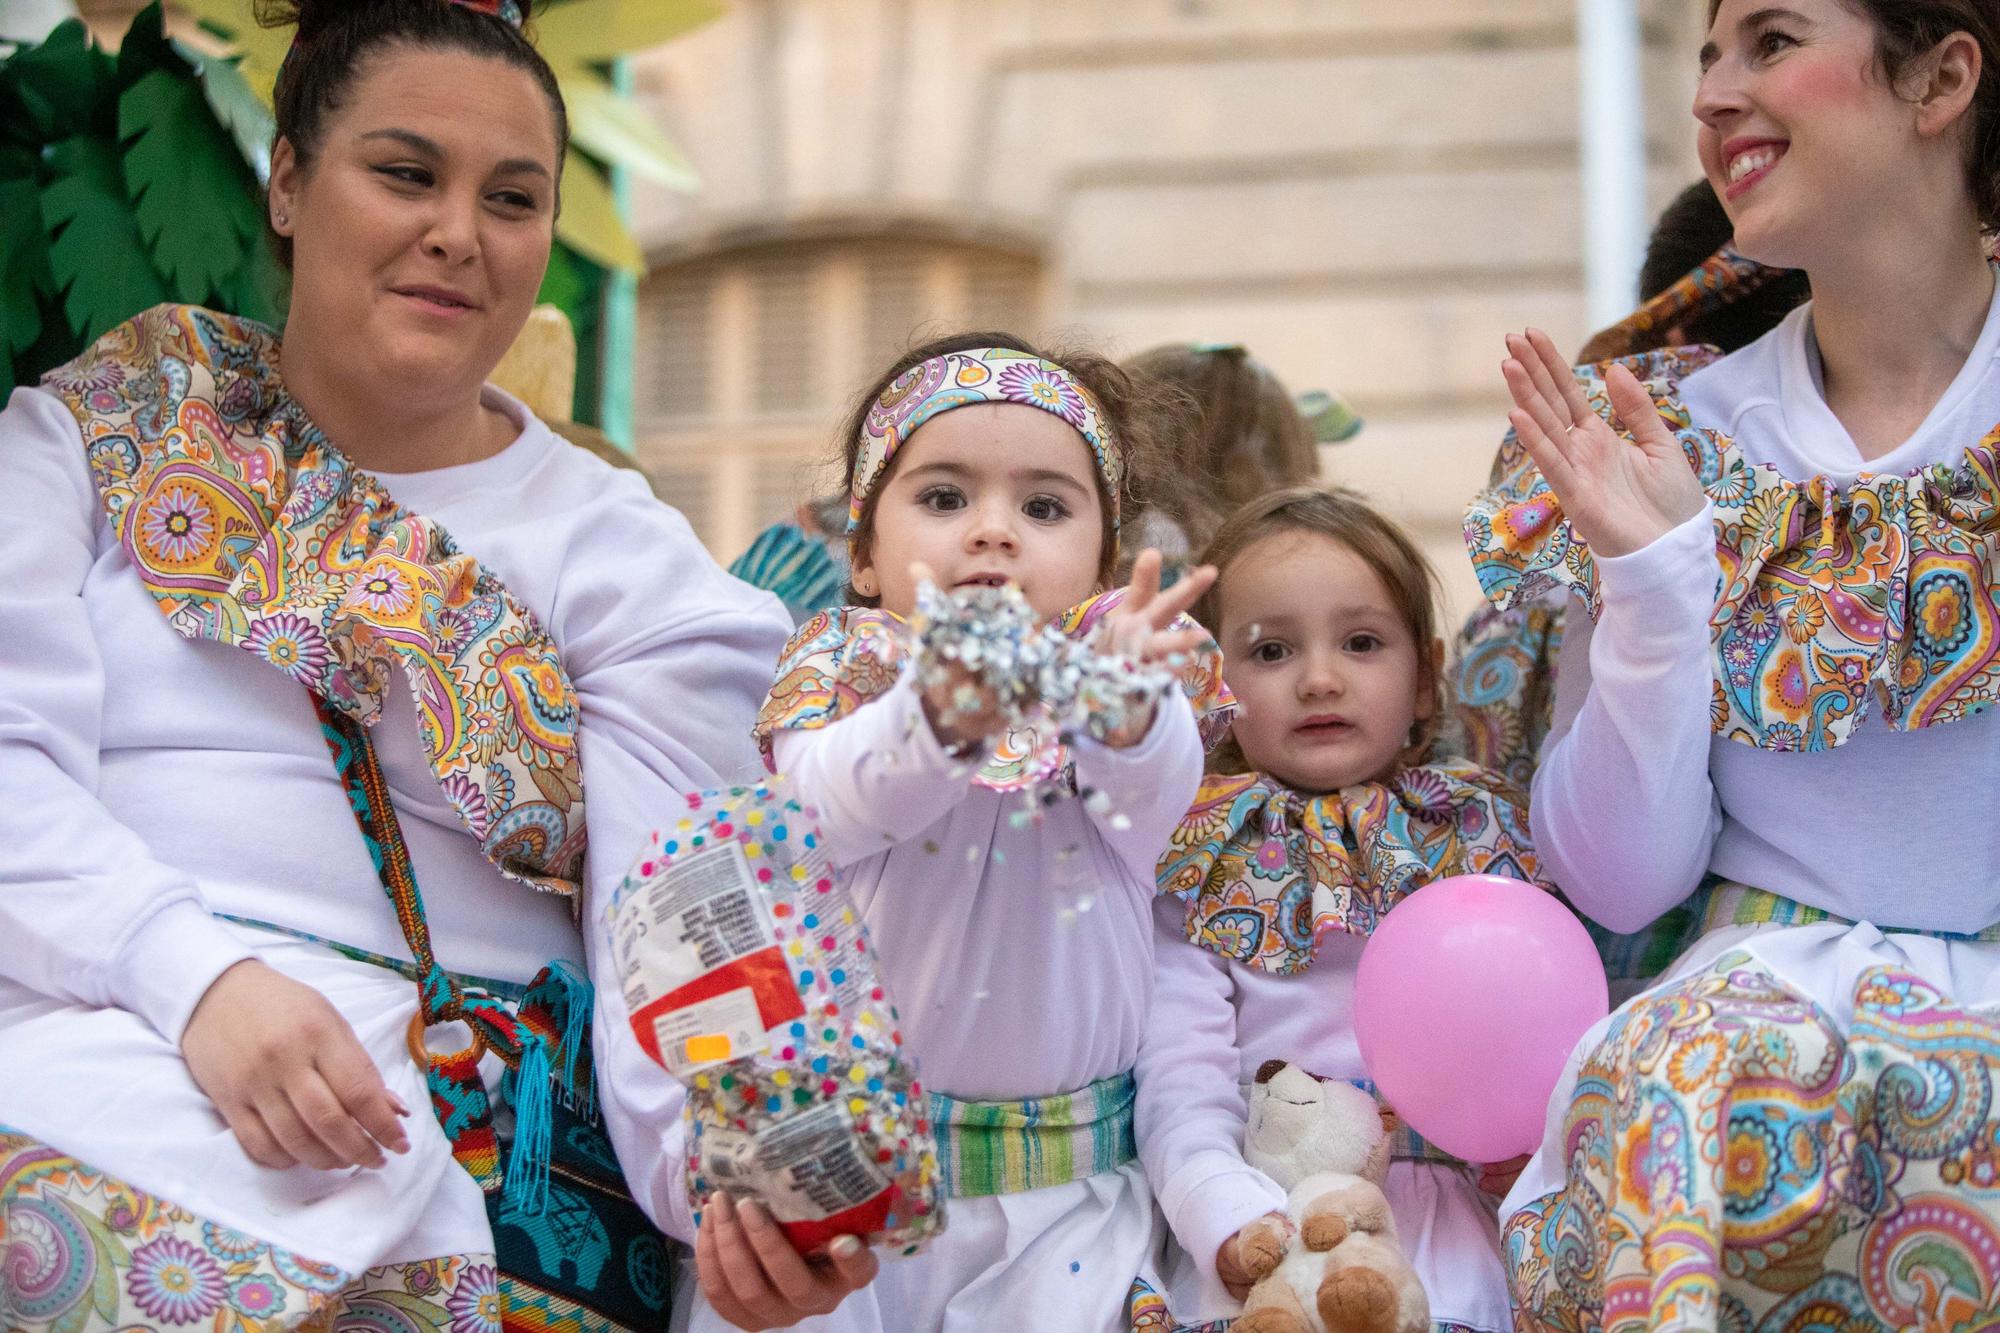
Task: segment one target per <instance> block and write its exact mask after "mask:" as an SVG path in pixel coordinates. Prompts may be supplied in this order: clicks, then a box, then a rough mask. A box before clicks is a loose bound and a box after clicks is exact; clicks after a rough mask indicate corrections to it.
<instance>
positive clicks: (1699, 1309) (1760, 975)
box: [1502, 951, 2000, 1333]
mask: <svg viewBox="0 0 2000 1333" xmlns="http://www.w3.org/2000/svg"><path fill="white" fill-rule="evenodd" d="M1996 1072H2000V1023H1996V1022H1995V1020H1994V1018H1993V1016H1992V1015H1991V1014H1990V1013H1986V1014H1979V1013H1973V1012H1970V1011H1967V1010H1964V1009H1961V1008H1959V1007H1957V1006H1956V1005H1954V1004H1953V1003H1952V1001H1951V1000H1950V999H1949V998H1948V997H1947V996H1944V995H1942V994H1940V993H1939V992H1938V991H1937V990H1936V989H1934V988H1933V987H1931V986H1930V985H1929V984H1928V983H1926V982H1925V981H1923V980H1922V979H1921V978H1919V977H1916V976H1914V975H1911V974H1908V973H1906V972H1902V971H1899V970H1896V969H1893V968H1889V967H1875V968H1870V969H1868V970H1867V971H1865V972H1863V973H1862V974H1861V976H1860V977H1859V979H1858V980H1857V981H1856V983H1855V990H1854V1021H1853V1026H1852V1029H1851V1031H1850V1033H1849V1035H1848V1036H1847V1038H1846V1039H1845V1040H1843V1039H1842V1038H1841V1036H1840V1033H1839V1032H1838V1031H1837V1029H1836V1028H1835V1027H1834V1025H1833V1023H1832V1022H1831V1020H1830V1019H1829V1018H1828V1017H1827V1015H1826V1013H1825V1012H1824V1011H1823V1010H1822V1009H1821V1008H1820V1007H1819V1006H1818V1005H1816V1004H1814V1003H1813V1002H1812V1001H1811V1000H1809V999H1806V998H1803V997H1801V996H1799V995H1797V994H1795V993H1793V992H1792V991H1790V990H1789V989H1787V988H1786V987H1785V985H1784V984H1783V983H1782V982H1780V981H1779V980H1778V979H1777V978H1776V977H1774V976H1773V975H1772V974H1771V973H1770V972H1769V971H1768V970H1766V969H1765V968H1763V967H1762V966H1761V965H1760V964H1757V963H1756V962H1755V960H1753V959H1752V958H1751V957H1750V955H1748V954H1745V953H1743V952H1741V951H1737V952H1733V953H1730V954H1727V955H1724V956H1723V957H1722V958H1720V959H1718V960H1717V961H1716V963H1715V964H1714V965H1713V966H1712V967H1710V968H1709V969H1707V970H1706V971H1703V972H1701V973H1698V974H1696V975H1694V976H1692V977H1689V978H1687V979H1686V980H1684V981H1682V982H1680V983H1678V984H1677V985H1674V986H1671V987H1669V988H1667V989H1665V990H1663V991H1660V992H1657V993H1655V994H1654V995H1652V996H1651V997H1649V998H1647V999H1644V1000H1641V1001H1638V1002H1636V1003H1635V1004H1633V1005H1631V1006H1628V1007H1627V1008H1626V1009H1625V1010H1622V1011H1621V1012H1620V1013H1619V1014H1618V1015H1617V1016H1616V1017H1615V1018H1614V1019H1613V1022H1612V1025H1611V1027H1610V1029H1609V1030H1608V1031H1607V1032H1606V1034H1605V1036H1604V1039H1603V1040H1602V1041H1601V1042H1600V1043H1598V1045H1597V1046H1596V1047H1595V1048H1594V1049H1593V1050H1591V1051H1590V1052H1589V1054H1588V1056H1587V1057H1586V1059H1585V1061H1584V1064H1583V1067H1582V1069H1581V1071H1580V1072H1579V1075H1578V1078H1577V1082H1576V1086H1575V1092H1574V1095H1573V1097H1572V1100H1571V1102H1570V1107H1569V1112H1568V1116H1567V1119H1566V1121H1565V1125H1564V1132H1563V1142H1564V1145H1565V1152H1566V1153H1567V1157H1568V1162H1567V1181H1566V1183H1565V1186H1564V1188H1563V1189H1561V1190H1559V1191H1557V1192H1555V1193H1553V1194H1550V1195H1547V1196H1544V1197H1543V1198H1541V1199H1538V1200H1536V1201H1535V1202H1534V1203H1533V1204H1531V1205H1530V1206H1529V1207H1527V1208H1525V1209H1523V1210H1521V1211H1520V1212H1518V1213H1516V1214H1515V1215H1514V1216H1513V1217H1511V1218H1510V1219H1508V1220H1507V1223H1506V1226H1505V1230H1504V1234H1503V1238H1502V1239H1503V1249H1504V1253H1505V1256H1506V1263H1507V1267H1508V1270H1509V1280H1510V1282H1511V1284H1512V1288H1513V1297H1514V1299H1515V1302H1516V1309H1517V1310H1518V1312H1519V1314H1518V1325H1517V1326H1518V1327H1520V1328H1522V1329H1534V1330H1543V1329H1546V1330H1558V1329H1559V1330H1585V1329H1588V1330H1593V1331H1595V1330H1603V1331H1604V1333H1627V1331H1630V1333H1636V1331H1637V1330H1640V1329H1646V1328H1654V1329H1697V1328H1698V1329H1730V1330H1746V1331H1747V1330H1760V1331H1761V1330H1774V1331H1776V1330H1794V1329H1797V1330H1808V1329H1812V1330H1817V1329H1825V1330H1839V1331H1840V1333H1875V1331H1876V1330H1881V1331H1883V1333H1886V1331H1887V1330H1890V1329H1907V1328H1921V1329H1940V1330H1942V1329H1970V1328H1987V1327H1991V1326H1993V1325H1994V1324H1995V1323H1996V1322H2000V1128H1996V1122H1995V1120H1994V1118H1993V1115H1994V1108H1993V1102H1994V1082H1995V1074H1996Z"/></svg>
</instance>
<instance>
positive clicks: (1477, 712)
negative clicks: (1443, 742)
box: [1448, 598, 1569, 791]
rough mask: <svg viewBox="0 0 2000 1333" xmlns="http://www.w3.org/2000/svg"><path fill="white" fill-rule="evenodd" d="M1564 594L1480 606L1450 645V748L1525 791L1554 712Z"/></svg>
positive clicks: (1566, 611) (1566, 607)
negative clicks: (1515, 603)
mask: <svg viewBox="0 0 2000 1333" xmlns="http://www.w3.org/2000/svg"><path fill="white" fill-rule="evenodd" d="M1568 614H1569V605H1568V599H1567V598H1563V599H1561V600H1557V599H1554V598H1551V599H1549V600H1547V601H1542V602H1536V603H1533V604H1531V605H1527V606H1511V607H1508V608H1507V609H1506V610H1504V611H1503V610H1501V609H1500V608H1499V607H1496V606H1483V607H1480V608H1479V609H1478V610H1476V611H1474V612H1473V613H1472V614H1471V615H1470V616H1468V617H1467V618H1466V622H1465V628H1464V629H1462V630H1460V631H1459V636H1458V642H1457V644H1456V645H1454V647H1455V650H1456V651H1454V653H1453V654H1452V667H1451V679H1450V685H1451V689H1450V694H1451V704H1452V712H1451V722H1450V726H1451V732H1450V737H1449V739H1450V745H1449V746H1448V749H1449V751H1450V753H1452V754H1462V755H1464V756H1465V757H1466V758H1468V759H1470V760H1471V761H1472V762H1473V763H1475V764H1478V765H1479V766H1480V767H1481V768H1488V769H1491V770H1493V771H1494V772H1495V773H1498V774H1500V775H1501V776H1503V777H1505V778H1506V779H1507V780H1508V781H1509V782H1511V783H1513V784H1514V785H1515V786H1516V787H1518V788H1520V789H1521V790H1522V791H1526V790H1528V788H1529V786H1530V784H1532V783H1533V781H1534V777H1535V765H1536V763H1537V762H1538V761H1539V759H1540V757H1541V753H1542V742H1543V740H1545V739H1546V738H1547V737H1548V734H1549V724H1550V722H1551V720H1552V719H1553V717H1554V714H1555V701H1556V654H1557V653H1558V652H1560V651H1561V650H1562V640H1563V625H1564V622H1565V619H1566V617H1567V616H1568Z"/></svg>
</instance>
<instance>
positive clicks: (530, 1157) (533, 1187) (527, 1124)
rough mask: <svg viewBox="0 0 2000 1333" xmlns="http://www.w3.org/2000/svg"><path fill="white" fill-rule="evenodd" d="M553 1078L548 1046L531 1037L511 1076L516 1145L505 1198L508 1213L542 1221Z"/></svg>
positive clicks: (551, 1133) (510, 1159) (552, 1121)
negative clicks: (550, 1085)
mask: <svg viewBox="0 0 2000 1333" xmlns="http://www.w3.org/2000/svg"><path fill="white" fill-rule="evenodd" d="M550 1076H551V1071H550V1069H549V1050H548V1046H547V1044H546V1043H544V1042H543V1041H542V1040H541V1038H539V1037H535V1036H532V1035H531V1036H529V1037H528V1039H527V1040H526V1041H524V1042H523V1043H522V1044H521V1063H520V1064H519V1065H518V1066H517V1067H516V1068H515V1069H514V1070H513V1071H512V1072H511V1074H510V1075H509V1077H510V1078H511V1079H512V1081H513V1084H514V1088H513V1094H514V1095H513V1098H512V1100H513V1104H514V1145H513V1148H512V1150H511V1151H510V1152H509V1153H508V1154H507V1184H506V1187H505V1191H504V1193H503V1195H502V1197H503V1198H504V1199H505V1200H506V1209H507V1211H508V1212H510V1213H515V1214H519V1215H521V1216H524V1217H540V1216H541V1215H542V1214H543V1213H544V1212H545V1211H547V1209H548V1206H549V1152H550V1148H551V1146H552V1143H551V1141H552V1139H553V1138H554V1132H555V1108H554V1106H553V1105H551V1094H552V1089H551V1088H550V1087H549V1082H550Z"/></svg>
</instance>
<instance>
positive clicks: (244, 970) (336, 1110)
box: [181, 959, 410, 1171]
mask: <svg viewBox="0 0 2000 1333" xmlns="http://www.w3.org/2000/svg"><path fill="white" fill-rule="evenodd" d="M181 1055H182V1057H183V1058H184V1059H186V1061H187V1066H188V1072H189V1073H190V1074H192V1075H193V1076H194V1081H195V1086H197V1087H199V1088H200V1089H201V1090H202V1091H203V1092H204V1093H206V1094H208V1099H209V1100H210V1101H212V1102H214V1103H215V1106H216V1109H217V1110H219V1111H221V1112H222V1118H223V1119H224V1120H226V1121H228V1122H229V1128H230V1129H231V1130H232V1131H233V1132H234V1133H235V1135H236V1141H237V1142H238V1143H240V1144H242V1145H243V1151H244V1152H245V1153H246V1154H248V1156H249V1158H250V1160H251V1161H253V1162H255V1163H257V1164H258V1165H259V1166H268V1167H275V1168H283V1167H290V1166H297V1165H299V1164H300V1163H304V1164H305V1165H307V1166H313V1167H318V1168H319V1169H320V1170H322V1171H335V1170H339V1169H341V1168H344V1167H354V1166H368V1167H376V1166H381V1165H383V1164H384V1163H385V1162H387V1161H388V1159H387V1158H386V1157H384V1156H383V1155H382V1149H383V1148H387V1149H389V1150H390V1151H391V1152H398V1153H405V1152H408V1151H409V1150H410V1140H409V1138H408V1136H407V1135H405V1134H404V1132H403V1126H402V1123H401V1119H400V1117H402V1116H406V1115H408V1114H409V1113H410V1108H409V1107H407V1106H405V1105H403V1103H402V1100H401V1099H400V1098H399V1097H397V1096H396V1094H395V1093H393V1092H391V1091H389V1088H388V1085H387V1084H385V1083H383V1081H382V1074H381V1071H380V1070H378V1069H376V1068H375V1062H374V1061H373V1060H371V1059H369V1057H368V1052H367V1051H366V1050H364V1049H362V1046H361V1042H360V1040H359V1039H358V1038H356V1037H355V1035H354V1029H353V1028H351V1027H349V1026H348V1025H347V1020H346V1019H344V1018H342V1017H341V1016H340V1011H339V1010H338V1009H335V1008H334V1007H333V1005H332V1004H331V1003H329V1002H328V1000H327V998H326V997H325V996H324V995H321V994H320V993H319V992H318V991H316V990H314V989H313V988H312V987H311V986H308V985H306V984H305V983H303V982H299V981H294V980H292V979H291V978H290V977H288V976H286V975H285V974H284V973H282V972H279V971H277V970H276V969H275V968H271V967H268V966H266V965H265V964H263V963H260V962H257V961H255V960H254V959H249V960H245V961H244V962H240V963H237V964H236V965H235V966H234V967H231V968H230V969H228V970H227V971H226V972H224V973H223V974H222V975H221V976H219V977H217V978H216V979H215V982H214V984H213V985H211V986H210V987H209V988H208V990H207V991H206V992H205V993H204V994H203V995H202V997H201V1002H200V1003H199V1004H197V1005H196V1006H195V1009H194V1015H193V1017H191V1018H189V1019H188V1024H187V1028H186V1030H185V1031H184V1032H182V1034H181Z"/></svg>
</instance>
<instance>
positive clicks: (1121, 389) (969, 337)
mask: <svg viewBox="0 0 2000 1333" xmlns="http://www.w3.org/2000/svg"><path fill="white" fill-rule="evenodd" d="M975 347H1004V348H1007V349H1009V350H1011V351H1016V352H1025V353H1027V354H1028V355H1029V356H1038V357H1040V358H1042V360H1044V361H1053V362H1054V363H1055V364H1056V365H1059V366H1061V367H1062V368H1063V369H1064V370H1066V371H1068V372H1069V373H1070V375H1071V376H1072V377H1074V378H1075V380H1076V382H1077V383H1078V384H1081V385H1082V386H1083V387H1084V388H1085V389H1088V390H1089V391H1090V394H1091V396H1092V397H1093V398H1095V399H1096V400H1097V406H1098V411H1099V414H1100V416H1101V417H1102V419H1103V422H1104V424H1105V426H1106V427H1108V428H1109V429H1110V431H1111V435H1112V438H1113V439H1115V440H1117V441H1118V449H1119V453H1120V454H1121V456H1122V457H1123V458H1124V460H1125V477H1124V483H1123V485H1122V486H1121V488H1120V492H1121V493H1120V495H1119V497H1118V512H1119V514H1120V516H1121V518H1122V520H1123V525H1124V527H1125V528H1126V530H1127V531H1130V530H1131V529H1132V520H1133V519H1134V518H1135V517H1136V516H1137V514H1138V513H1139V511H1140V509H1141V508H1142V507H1143V506H1144V505H1145V504H1146V503H1147V502H1148V501H1150V500H1153V499H1154V498H1155V496H1157V495H1158V494H1159V493H1160V492H1161V491H1162V490H1163V489H1165V488H1168V487H1171V486H1172V485H1173V482H1172V481H1171V480H1170V478H1169V469H1168V468H1166V467H1165V466H1163V464H1164V463H1165V461H1166V445H1165V443H1164V441H1165V440H1166V439H1167V438H1169V437H1170V436H1171V435H1172V434H1173V433H1174V432H1175V431H1176V430H1177V429H1178V428H1179V427H1178V423H1176V422H1174V421H1172V420H1170V419H1163V414H1164V413H1168V412H1172V411H1173V410H1174V409H1175V407H1176V406H1177V403H1176V401H1175V400H1172V399H1161V400H1154V399H1152V398H1150V397H1149V396H1148V395H1144V394H1141V393H1140V392H1139V391H1138V386H1137V385H1136V384H1135V383H1134V381H1133V379H1132V377H1131V376H1130V375H1127V374H1126V373H1125V371H1124V370H1123V369H1121V368H1120V367H1119V365H1118V363H1117V362H1116V361H1113V360H1110V359H1109V358H1108V357H1103V356H1099V355H1097V354H1096V353H1095V352H1087V351H1084V350H1082V349H1079V348H1066V347H1054V348H1046V347H1038V346H1036V345H1035V344H1034V343H1031V342H1029V341H1028V340H1027V339H1026V338H1020V337H1016V336H1015V335H1014V334H1011V333H1001V332H995V331H991V330H987V331H969V332H965V333H954V334H950V335H948V336H946V337H942V338H933V339H931V340H930V341H929V342H925V343H920V344H918V345H917V346H915V347H912V348H911V349H910V350H909V351H907V352H905V353H903V354H902V355H901V356H899V357H897V358H896V360H895V361H894V362H893V363H891V364H890V366H889V368H888V369H886V370H884V371H883V372H882V373H881V374H880V375H878V376H876V377H875V379H874V381H873V382H872V383H870V384H869V386H868V388H867V389H866V390H865V391H864V392H863V393H862V394H861V395H860V397H858V398H856V399H855V400H854V408H853V410H852V411H850V412H849V413H848V414H847V419H846V421H845V422H844V423H843V424H842V426H841V435H840V450H841V453H840V457H841V477H842V479H843V481H844V483H845V487H846V489H847V490H848V491H849V492H851V491H852V490H853V489H854V469H855V466H856V464H857V462H858V461H859V459H860V456H861V432H862V427H863V426H864V425H865V424H866V422H867V420H868V409H869V408H870V407H872V406H874V404H875V400H876V399H877V398H879V397H880V396H881V395H882V391H883V390H884V389H886V388H888V387H889V386H890V385H891V384H893V383H895V381H896V380H897V378H898V377H900V376H901V375H903V374H904V373H905V372H906V371H908V370H910V369H912V368H913V367H915V366H919V365H922V364H923V363H924V362H926V361H928V360H930V359H931V358H932V357H934V356H943V355H945V354H946V353H948V352H964V351H969V350H970V349H972V348H975ZM1077 439H1078V442H1079V443H1081V441H1082V436H1078V437H1077ZM898 456H900V455H898ZM895 465H896V458H895V457H892V458H891V459H890V460H889V471H888V472H885V473H884V474H883V475H882V476H881V477H880V478H878V479H877V481H876V483H875V488H874V489H873V490H872V491H870V492H869V493H868V501H867V503H866V504H865V505H863V506H862V510H861V523H860V526H859V528H858V529H857V530H856V533H855V536H856V541H855V554H856V556H857V557H858V558H859V559H866V558H867V556H868V550H869V544H870V542H871V541H873V539H874V535H875V509H876V506H877V505H878V504H880V503H881V500H882V492H883V490H884V488H885V487H886V485H887V484H888V480H889V476H890V474H892V473H893V472H894V471H895ZM1091 475H1092V476H1094V477H1096V478H1097V479H1098V481H1097V485H1098V497H1097V498H1098V500H1099V501H1100V502H1101V503H1102V504H1103V506H1104V511H1103V512H1104V518H1105V523H1104V540H1103V543H1102V545H1101V546H1100V547H1099V552H1098V561H1097V566H1098V568H1097V577H1098V581H1099V582H1101V583H1109V582H1110V581H1111V579H1112V577H1113V576H1114V574H1115V572H1116V570H1117V564H1118V536H1117V534H1116V533H1115V532H1113V531H1112V528H1111V523H1110V518H1111V503H1110V501H1111V497H1110V496H1108V495H1106V494H1104V480H1103V477H1102V475H1101V474H1100V473H1099V472H1098V471H1097V469H1096V468H1095V467H1093V468H1092V469H1091ZM849 578H850V580H851V579H852V575H851V574H850V575H849ZM847 599H848V601H849V602H850V603H853V604H856V605H863V606H868V605H873V604H874V601H875V599H873V598H868V597H862V596H861V595H860V594H858V593H857V592H855V590H854V587H853V585H852V583H851V582H850V584H849V586H848V589H847Z"/></svg>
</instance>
